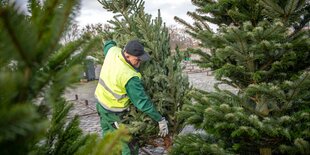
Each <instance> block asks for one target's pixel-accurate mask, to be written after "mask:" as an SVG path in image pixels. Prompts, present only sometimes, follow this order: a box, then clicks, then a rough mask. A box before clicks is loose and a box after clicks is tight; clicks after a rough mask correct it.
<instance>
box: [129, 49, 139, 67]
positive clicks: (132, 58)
mask: <svg viewBox="0 0 310 155" xmlns="http://www.w3.org/2000/svg"><path fill="white" fill-rule="evenodd" d="M125 57H126V59H127V60H128V61H129V62H130V63H131V64H132V65H133V66H134V67H136V68H139V67H140V64H141V60H140V59H139V58H138V57H136V56H133V55H130V54H128V53H127V52H125Z"/></svg>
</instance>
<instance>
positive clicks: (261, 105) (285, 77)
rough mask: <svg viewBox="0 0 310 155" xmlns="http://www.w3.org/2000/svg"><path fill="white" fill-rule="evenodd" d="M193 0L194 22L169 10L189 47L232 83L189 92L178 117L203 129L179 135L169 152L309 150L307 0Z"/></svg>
mask: <svg viewBox="0 0 310 155" xmlns="http://www.w3.org/2000/svg"><path fill="white" fill-rule="evenodd" d="M192 3H193V4H194V5H196V6H197V7H198V8H197V9H196V11H195V12H188V15H190V16H191V17H192V18H193V19H195V22H194V23H193V24H189V23H186V22H185V21H184V20H182V19H180V18H177V17H176V18H175V19H176V20H177V21H179V22H180V23H182V24H184V25H185V26H186V27H187V32H188V33H189V34H191V35H192V36H193V37H194V38H196V39H197V40H199V41H200V48H199V49H189V51H190V52H192V53H195V54H198V55H199V56H200V57H201V58H200V60H197V61H195V62H196V63H197V64H198V65H200V66H201V67H210V68H211V69H212V70H213V71H214V74H215V77H216V79H217V80H219V81H220V82H219V84H228V85H230V86H232V87H235V88H236V89H237V90H238V91H237V92H230V91H227V90H224V89H220V88H219V87H218V84H217V85H215V86H214V87H215V90H216V91H215V92H204V91H198V90H197V91H195V92H193V93H192V97H193V99H194V100H195V104H188V105H185V106H184V108H183V110H182V112H180V117H183V118H187V119H186V123H187V124H192V125H194V126H195V127H196V128H197V129H201V130H203V131H205V133H204V134H189V135H186V136H180V137H179V138H178V139H177V140H176V141H175V146H174V148H173V150H172V154H309V153H310V149H309V148H310V144H309V141H310V134H309V133H310V132H309V128H310V117H309V112H310V111H309V110H310V98H309V96H310V85H309V84H310V83H309V82H310V73H309V71H307V69H309V67H310V46H309V45H310V39H309V30H308V29H303V28H304V27H305V25H306V24H307V23H309V20H310V3H309V1H306V0H283V1H279V0H243V1H228V0H218V1H212V0H208V1H199V0H193V1H192ZM208 23H213V24H216V25H217V26H218V29H217V31H213V30H212V29H211V28H210V27H209V25H208Z"/></svg>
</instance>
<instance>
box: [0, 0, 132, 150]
mask: <svg viewBox="0 0 310 155" xmlns="http://www.w3.org/2000/svg"><path fill="white" fill-rule="evenodd" d="M1 4H3V5H1V6H0V30H1V33H0V102H1V104H0V117H1V119H0V154H3V155H4V154H83V152H84V153H85V154H101V153H106V154H107V153H108V152H109V153H117V152H119V151H120V146H121V143H120V142H121V141H120V139H124V140H126V139H127V140H128V137H127V136H126V135H127V134H126V130H125V129H121V130H119V131H118V132H116V133H111V134H110V135H109V136H107V137H104V140H102V139H101V138H100V137H99V136H97V135H95V134H94V135H83V133H82V130H81V129H80V128H79V120H78V118H77V117H74V118H73V119H72V120H69V121H68V120H67V118H66V116H67V114H68V112H69V110H70V108H71V107H72V105H71V104H69V103H68V102H66V101H65V99H64V98H63V97H62V96H63V92H64V90H65V89H66V87H68V86H69V85H70V84H72V83H73V82H76V81H78V79H79V75H80V70H81V67H82V66H81V65H79V64H81V62H82V61H83V60H84V57H85V55H86V54H87V51H89V49H90V48H91V47H92V46H93V45H94V42H95V41H96V40H97V41H98V38H97V39H96V38H95V39H92V40H89V39H88V37H87V36H84V37H82V38H80V39H78V40H76V41H72V42H69V43H67V44H65V45H62V44H61V43H60V40H61V38H62V37H63V35H64V32H65V31H66V29H67V27H68V26H69V25H70V24H71V23H72V19H73V17H74V16H75V14H76V13H77V10H78V8H79V1H77V0H67V1H60V0H47V1H44V2H42V3H41V1H39V0H31V1H29V2H28V8H29V15H26V14H24V13H21V12H20V11H18V8H17V7H16V5H15V4H14V3H13V4H11V3H7V1H1ZM99 41H100V40H99ZM107 141H110V142H111V143H107ZM103 143H105V144H103ZM108 149H110V150H108ZM111 149H113V150H112V151H111Z"/></svg>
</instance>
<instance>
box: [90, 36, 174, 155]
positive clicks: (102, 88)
mask: <svg viewBox="0 0 310 155" xmlns="http://www.w3.org/2000/svg"><path fill="white" fill-rule="evenodd" d="M103 53H104V55H105V60H104V63H103V66H102V69H101V72H100V78H99V82H98V85H97V88H96V90H95V97H96V98H97V100H98V103H97V106H96V108H97V111H98V113H99V115H100V125H101V127H102V134H103V135H105V133H107V132H109V131H114V130H115V129H117V128H118V122H120V120H121V115H123V114H124V113H125V112H126V111H127V110H128V106H129V105H128V104H129V100H130V101H131V102H132V103H133V105H134V106H135V107H137V109H139V110H141V111H142V112H144V113H146V114H148V115H149V116H150V117H151V118H152V119H154V120H155V121H157V122H158V125H159V135H160V136H162V137H165V136H166V135H167V134H168V126H167V121H166V120H165V118H164V117H162V116H161V115H160V114H159V113H158V111H157V110H156V109H155V107H154V106H153V104H152V101H151V100H150V98H149V97H148V96H147V95H146V93H145V91H144V88H143V85H142V82H141V74H140V72H139V66H140V64H141V62H142V61H147V60H149V59H150V56H149V55H148V54H147V53H146V52H145V51H144V47H143V45H142V44H141V43H140V42H139V41H138V40H132V41H129V42H128V43H127V45H126V46H125V47H124V49H123V50H122V49H121V48H119V47H116V43H115V42H114V41H107V42H106V43H105V44H104V47H103ZM122 154H123V155H124V154H126V155H127V154H138V147H137V146H133V145H132V144H131V143H129V144H128V145H127V144H124V145H123V149H122Z"/></svg>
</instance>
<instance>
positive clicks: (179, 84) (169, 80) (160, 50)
mask: <svg viewBox="0 0 310 155" xmlns="http://www.w3.org/2000/svg"><path fill="white" fill-rule="evenodd" d="M99 2H100V3H101V4H102V5H103V8H104V9H106V10H108V11H111V12H113V13H115V14H116V15H115V16H114V19H113V20H110V21H109V23H110V24H111V27H112V32H109V33H105V34H104V37H105V39H114V40H116V41H117V43H118V46H120V47H121V48H122V47H124V46H125V44H126V43H127V42H128V41H129V40H131V39H139V40H140V41H141V42H142V44H143V45H144V47H145V50H146V51H147V52H148V53H149V54H150V56H151V60H150V61H149V62H146V63H145V64H142V66H141V72H142V77H143V79H142V80H143V83H144V88H145V90H146V92H147V93H148V95H149V96H150V98H151V99H152V101H153V103H154V105H155V106H156V108H157V110H158V111H159V112H160V113H161V114H162V115H163V116H164V117H166V119H167V120H168V125H169V133H170V135H171V136H174V135H176V134H178V133H179V132H180V131H181V129H182V128H183V127H184V126H183V121H182V120H181V119H180V118H178V117H177V116H176V113H177V112H178V111H179V110H180V108H181V107H182V106H183V105H184V103H185V102H187V101H188V97H187V93H188V91H189V82H188V78H187V77H186V76H185V75H184V74H183V73H182V67H181V65H180V62H181V60H182V59H183V56H182V55H181V54H180V51H179V50H178V49H176V52H175V53H173V52H172V50H171V49H170V45H169V33H168V29H167V27H166V26H165V23H163V21H162V18H161V16H160V11H158V16H157V17H156V18H155V19H152V16H151V15H150V14H147V13H145V12H144V1H142V0H125V1H124V0H115V1H107V0H99ZM108 37H110V38H108ZM125 123H130V124H129V128H130V130H131V132H132V133H134V137H136V138H137V139H139V141H140V144H141V145H145V144H147V143H148V142H149V141H150V140H152V139H154V138H156V137H158V135H157V133H158V123H157V122H154V121H153V120H152V119H151V118H150V117H148V116H147V115H145V114H143V113H142V112H140V111H137V110H136V109H135V108H134V107H133V106H132V107H131V111H130V113H129V114H128V115H126V117H125ZM168 145H170V144H168Z"/></svg>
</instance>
